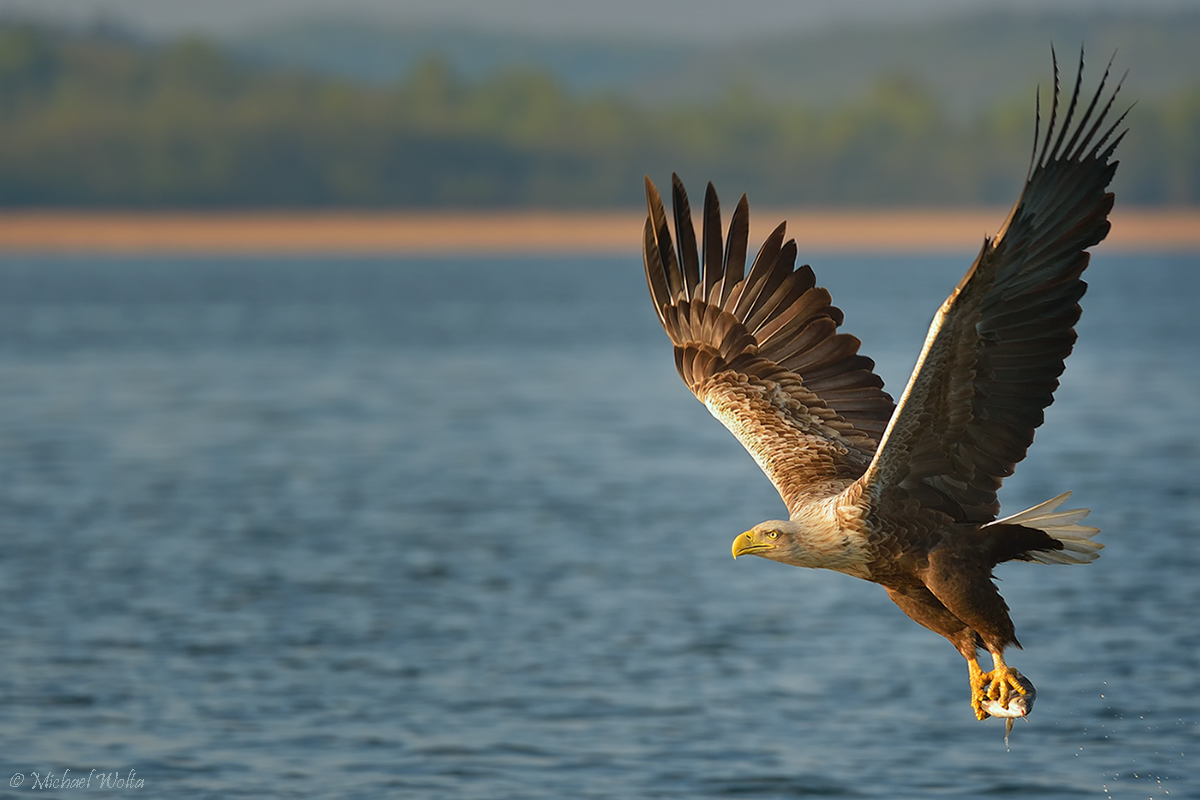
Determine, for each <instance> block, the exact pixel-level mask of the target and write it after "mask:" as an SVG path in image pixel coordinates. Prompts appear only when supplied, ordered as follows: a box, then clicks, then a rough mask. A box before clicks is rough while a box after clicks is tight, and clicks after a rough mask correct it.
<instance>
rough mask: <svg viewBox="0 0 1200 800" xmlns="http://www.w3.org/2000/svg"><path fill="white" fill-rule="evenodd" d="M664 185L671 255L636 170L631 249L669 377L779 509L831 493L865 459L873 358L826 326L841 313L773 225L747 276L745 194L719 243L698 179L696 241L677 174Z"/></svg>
mask: <svg viewBox="0 0 1200 800" xmlns="http://www.w3.org/2000/svg"><path fill="white" fill-rule="evenodd" d="M671 188H672V195H673V200H674V211H675V233H676V236H677V237H678V240H679V249H678V252H676V250H675V247H674V246H673V245H672V242H671V232H670V229H669V227H668V223H667V216H666V212H665V211H664V210H663V204H662V200H661V198H660V197H659V194H658V190H657V189H655V187H654V184H653V183H651V182H650V179H649V178H647V179H646V199H647V204H648V206H649V212H650V213H649V217H648V218H647V220H646V226H645V237H644V247H643V256H644V259H645V265H646V280H647V282H648V283H649V286H650V295H651V298H652V299H653V301H654V307H655V309H656V310H657V312H658V318H659V321H660V322H662V325H663V328H664V329H666V331H667V334H668V335H669V336H670V337H671V342H672V343H673V344H674V345H675V364H676V366H677V367H678V369H679V374H680V375H681V376H682V377H683V380H684V382H685V383H686V384H687V385H688V388H689V389H691V390H692V392H693V393H694V394H695V395H696V397H697V398H699V399H700V401H701V402H703V403H704V404H705V405H706V406H707V407H708V409H709V411H711V412H712V414H713V415H714V416H715V417H716V418H717V419H719V420H720V421H721V422H722V423H724V425H725V427H727V428H728V429H729V430H730V431H732V432H733V434H734V436H736V437H737V438H738V440H739V441H741V443H742V444H743V445H744V446H745V448H746V449H747V450H749V451H750V454H751V455H753V456H754V459H755V460H756V461H757V462H758V464H759V466H760V467H762V469H763V471H764V472H765V473H766V474H767V477H769V478H770V479H771V481H772V483H774V484H775V487H776V488H777V489H778V490H779V493H780V495H781V496H782V497H783V500H784V502H785V503H786V504H787V506H788V510H789V511H790V512H794V511H795V509H796V508H797V507H798V505H799V504H800V503H801V502H803V500H804V499H805V498H806V497H813V496H821V495H826V494H828V493H830V492H837V491H841V490H842V489H843V488H845V486H846V485H848V484H849V483H850V482H852V481H854V480H855V479H857V478H858V477H859V476H861V475H862V474H863V472H864V471H865V470H866V468H867V466H868V465H869V464H870V462H871V457H872V455H873V454H874V453H875V448H876V446H877V445H878V443H879V439H880V437H881V436H882V435H883V432H884V430H885V428H886V426H887V421H888V419H889V418H890V417H891V415H892V410H893V408H894V404H893V403H892V398H891V397H890V396H889V395H888V394H887V393H886V392H884V391H883V381H882V380H880V379H879V377H878V376H876V375H875V374H874V373H873V372H872V369H873V368H874V366H875V364H874V362H872V361H871V360H870V359H869V358H866V357H865V356H861V355H858V347H859V344H860V342H859V340H858V339H856V338H854V337H853V336H850V335H848V334H845V333H838V332H837V328H838V326H839V325H840V324H841V322H842V312H841V311H839V310H838V309H837V308H835V307H834V306H833V305H831V304H830V297H829V293H828V292H827V291H825V290H824V289H822V288H819V287H817V286H816V285H815V278H814V277H813V272H812V269H811V268H810V267H808V266H801V267H799V268H796V267H795V261H796V243H795V241H787V242H786V243H785V242H784V226H783V225H780V226H779V227H778V228H776V229H775V231H774V232H773V233H772V234H771V235H770V236H769V237H767V240H766V241H765V242H764V243H763V245H762V248H761V249H760V250H759V253H758V256H757V257H756V258H755V259H754V263H753V264H752V265H751V267H750V271H749V273H747V272H746V249H747V239H748V236H749V230H750V219H749V216H750V212H749V207H748V205H747V203H746V198H745V196H743V197H742V199H741V202H740V203H738V206H737V208H736V210H735V211H734V212H733V217H732V219H731V220H730V224H729V234H728V239H727V241H725V242H723V241H722V237H721V212H720V206H719V203H718V201H717V195H716V192H715V191H714V190H713V187H712V184H709V186H708V191H707V192H706V194H705V198H704V217H703V242H702V243H701V244H700V245H698V244H697V241H696V234H695V231H694V229H693V227H692V213H691V208H690V207H689V205H688V200H687V194H686V193H685V192H684V189H683V184H682V183H680V181H679V178H678V176H673V178H672V186H671Z"/></svg>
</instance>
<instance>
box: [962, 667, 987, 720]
mask: <svg viewBox="0 0 1200 800" xmlns="http://www.w3.org/2000/svg"><path fill="white" fill-rule="evenodd" d="M967 672H968V674H969V676H970V678H971V709H972V710H973V711H974V712H975V719H979V720H984V719H987V718H988V716H989V715H988V713H987V712H986V711H984V710H983V701H984V700H986V699H987V692H986V687H987V684H988V673H985V672H984V671H983V670H982V669H980V668H979V662H978V661H976V660H975V659H973V658H972V659H969V660H968V661H967Z"/></svg>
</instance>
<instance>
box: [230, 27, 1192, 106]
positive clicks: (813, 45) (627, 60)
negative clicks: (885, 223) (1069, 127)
mask: <svg viewBox="0 0 1200 800" xmlns="http://www.w3.org/2000/svg"><path fill="white" fill-rule="evenodd" d="M664 38H665V37H664ZM226 43H227V44H228V45H229V46H230V47H231V48H232V49H233V50H234V51H236V52H238V53H241V54H242V55H244V56H246V57H249V58H252V59H256V60H260V61H261V62H263V63H270V64H280V65H290V66H299V67H304V68H307V69H313V70H316V71H319V72H321V73H324V74H328V75H339V76H342V77H348V78H353V79H356V80H362V81H368V82H372V83H377V84H386V83H389V82H394V81H397V80H399V79H401V78H402V77H403V76H404V75H406V74H407V73H408V72H409V71H410V70H411V69H412V68H413V66H414V65H415V64H416V63H419V62H420V61H421V60H423V59H425V58H428V57H430V56H437V57H438V58H440V59H443V60H444V61H445V62H446V63H447V64H448V65H450V66H451V67H452V68H453V69H454V70H456V71H457V72H459V73H460V74H462V75H464V76H465V77H467V78H471V79H478V78H482V77H484V76H486V75H488V74H492V73H495V72H497V71H504V70H509V69H513V68H516V67H522V68H534V69H538V70H542V71H545V72H547V73H549V74H550V75H552V76H554V78H555V80H556V81H558V82H559V83H561V84H562V85H563V86H564V87H565V88H566V89H567V90H568V91H572V92H581V91H582V92H608V93H613V94H616V95H619V96H621V97H626V98H630V99H634V100H636V101H638V102H641V103H643V104H646V105H658V106H661V105H663V104H678V103H696V102H712V101H715V100H717V99H719V98H720V97H721V96H722V95H723V94H726V93H728V92H729V91H730V89H731V87H735V88H738V89H749V90H751V91H753V92H754V93H756V94H757V95H758V96H760V97H761V98H764V99H766V98H770V99H774V100H777V101H779V102H783V103H789V104H790V103H803V104H806V105H818V106H833V105H839V104H843V103H845V102H846V101H847V100H848V99H853V98H860V97H862V96H864V95H865V94H867V93H868V92H869V91H870V90H871V89H872V87H873V86H874V85H875V84H876V83H877V82H878V81H879V79H880V76H884V75H897V74H900V75H904V76H907V77H908V78H909V79H911V80H913V81H915V82H916V83H919V84H920V85H922V86H924V87H926V88H927V89H928V90H929V91H930V92H931V93H933V94H935V95H936V96H937V97H938V98H939V100H940V101H941V102H942V103H943V105H944V106H945V107H946V108H947V109H949V110H950V111H951V112H952V113H959V114H963V113H966V114H970V113H978V112H979V111H981V110H983V109H984V108H986V107H988V106H990V105H992V104H994V103H996V102H997V101H999V100H1007V99H1012V98H1013V97H1022V98H1026V97H1028V96H1029V89H1030V87H1032V86H1033V85H1035V84H1037V83H1042V84H1044V83H1046V81H1047V80H1048V75H1049V67H1048V57H1049V49H1050V44H1051V43H1054V44H1055V45H1056V46H1057V47H1058V49H1059V53H1060V55H1061V56H1063V59H1064V60H1065V61H1073V60H1074V57H1075V54H1076V53H1077V51H1078V48H1079V45H1080V44H1082V43H1086V47H1087V50H1088V52H1089V53H1090V54H1091V60H1092V61H1100V60H1107V58H1108V57H1109V56H1110V55H1112V54H1113V53H1114V52H1119V53H1120V58H1119V60H1120V62H1121V63H1122V64H1127V65H1130V66H1131V67H1132V68H1133V69H1132V74H1131V76H1130V79H1129V88H1130V90H1131V94H1136V95H1137V96H1139V97H1143V98H1162V97H1166V96H1168V95H1171V94H1174V93H1176V92H1178V91H1180V90H1181V89H1183V88H1186V87H1190V86H1194V85H1196V84H1197V83H1198V82H1200V46H1198V45H1197V43H1200V7H1195V8H1191V9H1188V8H1183V7H1181V8H1179V9H1178V10H1176V11H1174V12H1171V13H1167V12H1164V11H1162V10H1156V11H1146V12H1143V13H1137V12H1123V13H1117V12H1113V11H1108V12H1099V13H1097V12H1095V11H1080V12H1078V13H1068V12H1063V11H1059V12H1055V13H1041V14H1039V13H1034V12H1026V13H1016V12H1013V13H998V12H989V13H976V14H960V15H955V16H951V17H949V18H947V19H944V20H941V21H934V22H929V21H927V20H925V19H922V20H921V21H920V22H914V23H910V24H890V25H888V26H886V27H884V26H882V25H871V24H869V23H863V24H856V25H841V26H838V27H834V28H825V29H818V30H814V31H810V32H807V33H798V34H784V33H781V34H780V35H778V36H777V37H775V38H770V39H763V40H756V41H737V42H733V43H730V44H726V45H722V44H695V43H693V44H685V43H681V42H679V41H676V40H667V41H665V42H657V41H654V40H653V34H652V32H649V31H647V32H646V36H645V38H643V39H640V40H621V41H617V40H600V39H550V38H544V37H521V36H516V35H506V34H502V33H495V32H485V31H478V30H464V29H449V28H442V29H408V30H405V29H399V28H388V27H386V26H381V25H378V24H367V23H354V22H347V21H345V20H332V19H322V20H314V21H312V22H310V23H306V24H297V25H291V26H288V27H284V28H279V29H272V30H266V31H261V32H257V33H254V34H251V35H245V36H241V37H237V38H231V39H228V40H227V41H226Z"/></svg>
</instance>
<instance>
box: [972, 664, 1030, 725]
mask: <svg viewBox="0 0 1200 800" xmlns="http://www.w3.org/2000/svg"><path fill="white" fill-rule="evenodd" d="M992 664H993V666H992V671H991V672H988V673H985V674H984V675H983V679H984V680H985V681H986V682H987V696H988V699H989V700H996V701H998V702H999V703H1000V705H1002V706H1004V707H1005V708H1007V707H1008V698H1009V696H1010V695H1011V694H1012V690H1014V689H1015V690H1016V691H1017V694H1025V687H1024V686H1022V685H1021V682H1020V681H1019V680H1017V675H1016V670H1014V669H1013V668H1012V667H1010V666H1008V664H1005V663H1004V655H1003V654H1002V653H1000V652H999V651H996V650H993V651H992ZM972 702H974V700H972ZM976 713H977V714H978V712H976ZM980 719H983V718H982V717H980Z"/></svg>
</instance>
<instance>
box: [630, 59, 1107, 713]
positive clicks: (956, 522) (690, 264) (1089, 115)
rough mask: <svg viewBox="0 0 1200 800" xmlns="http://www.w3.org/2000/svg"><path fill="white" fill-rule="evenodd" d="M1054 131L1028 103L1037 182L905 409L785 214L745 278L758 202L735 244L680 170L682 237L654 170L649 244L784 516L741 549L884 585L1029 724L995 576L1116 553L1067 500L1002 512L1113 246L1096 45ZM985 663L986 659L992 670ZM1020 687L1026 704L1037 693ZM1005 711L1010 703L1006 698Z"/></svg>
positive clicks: (669, 307) (745, 215)
mask: <svg viewBox="0 0 1200 800" xmlns="http://www.w3.org/2000/svg"><path fill="white" fill-rule="evenodd" d="M1051 57H1052V61H1053V67H1054V92H1053V101H1052V104H1051V110H1050V119H1049V123H1048V124H1047V126H1046V130H1045V133H1044V135H1042V134H1041V133H1040V131H1039V128H1040V125H1041V102H1040V92H1039V93H1038V96H1037V99H1036V102H1035V115H1034V116H1035V122H1034V135H1033V139H1034V144H1033V154H1032V157H1031V159H1030V166H1029V170H1028V172H1027V174H1026V178H1025V185H1024V189H1023V191H1022V192H1021V195H1020V198H1019V199H1018V200H1017V202H1016V204H1015V205H1014V206H1013V208H1012V210H1011V212H1010V213H1009V215H1008V217H1007V219H1006V220H1005V221H1004V223H1003V225H1002V226H1001V227H1000V230H999V232H998V233H996V235H995V236H992V237H986V238H985V239H984V241H983V246H982V248H981V249H980V251H979V254H978V256H976V258H975V260H974V263H972V264H971V266H970V268H969V269H968V270H967V272H966V275H965V276H964V277H963V278H962V280H961V281H960V282H959V283H958V285H957V286H956V287H955V288H954V290H953V291H952V292H951V293H950V296H949V297H948V298H947V299H946V301H945V302H944V303H943V304H942V305H941V308H939V309H938V311H937V313H936V315H935V316H934V319H933V323H932V324H931V326H930V328H929V333H928V336H927V337H926V339H925V344H924V348H923V349H922V350H921V354H920V357H919V359H918V360H917V364H916V367H915V368H914V370H913V372H912V376H911V377H910V378H909V381H908V385H907V386H906V387H905V389H904V393H903V394H902V395H901V397H900V401H899V402H898V403H896V402H894V401H893V398H892V397H891V396H890V395H889V394H888V393H887V392H885V391H884V388H883V381H882V380H881V379H880V378H879V377H878V376H877V375H876V374H875V373H874V371H873V369H874V366H875V364H874V362H873V361H872V360H871V359H869V358H867V357H866V356H864V355H861V354H860V353H859V352H858V351H859V347H860V345H861V342H860V341H859V340H858V339H857V338H855V337H854V336H851V335H850V334H847V333H841V332H839V331H838V328H839V326H840V325H841V324H842V321H843V315H842V312H841V311H840V310H839V309H838V308H837V307H835V306H834V305H832V302H831V298H830V295H829V292H828V291H826V290H825V289H823V288H821V287H819V286H817V285H816V280H815V277H814V275H813V271H812V269H811V267H809V266H808V265H803V266H800V267H796V266H795V262H796V250H797V248H796V243H795V240H791V239H789V240H787V241H785V230H786V227H785V225H786V223H785V224H780V225H779V227H777V228H775V230H774V231H773V232H772V233H771V234H770V235H769V236H768V237H767V238H766V240H765V241H764V242H763V244H762V247H761V248H760V249H759V251H758V255H757V256H756V257H755V258H754V261H753V263H752V264H751V266H750V268H749V270H748V271H747V270H746V255H747V240H748V235H749V218H750V217H749V205H748V203H747V200H746V196H745V195H743V196H742V198H741V201H740V202H739V203H738V205H737V207H736V208H735V209H734V211H733V214H732V217H731V218H730V221H729V228H728V232H727V233H726V234H725V236H724V237H722V231H721V212H720V204H719V202H718V200H717V194H716V192H715V190H714V189H713V186H712V184H711V183H710V184H709V185H708V189H707V191H706V193H705V197H704V208H703V214H702V228H701V236H700V239H699V240H697V238H696V233H695V229H694V227H693V221H692V212H691V209H690V207H689V205H688V197H687V193H686V192H685V191H684V187H683V184H682V183H681V182H680V180H679V177H678V176H677V175H674V176H672V182H671V196H672V200H673V207H674V229H675V230H674V240H673V239H672V234H671V230H670V227H669V224H668V219H667V215H666V212H665V211H664V208H663V202H662V199H661V197H660V195H659V193H658V190H657V189H656V188H655V186H654V184H653V183H652V182H651V180H650V178H649V177H647V178H646V197H647V205H648V209H649V214H648V217H647V219H646V223H645V229H644V241H643V255H644V260H645V268H646V280H647V283H648V285H649V290H650V296H651V298H652V300H653V302H654V308H655V310H656V312H657V314H658V319H659V322H661V323H662V326H663V328H664V329H665V330H666V332H667V335H668V336H669V337H670V339H671V343H672V344H673V345H674V351H675V365H676V367H677V369H678V371H679V374H680V376H681V377H682V378H683V380H684V382H685V383H686V384H687V386H688V388H689V389H691V391H692V393H693V394H695V396H696V397H697V398H698V399H699V400H700V401H701V402H702V403H704V405H705V406H707V407H708V410H709V411H710V412H711V413H712V415H713V416H715V417H716V418H717V419H718V420H720V421H721V422H722V423H723V424H724V425H725V427H726V428H728V429H729V430H730V431H731V432H732V433H733V435H734V436H735V437H737V439H738V440H739V441H740V442H741V443H742V445H743V446H745V448H746V449H747V450H748V451H749V452H750V454H751V455H752V456H753V457H754V459H755V461H756V462H757V463H758V465H759V466H760V467H761V468H762V470H763V472H765V473H766V475H767V477H769V478H770V479H771V482H772V483H773V484H774V485H775V488H776V489H777V490H778V491H779V494H780V496H781V497H782V498H783V501H784V503H785V504H786V506H787V511H788V518H787V519H785V520H768V521H766V522H761V523H759V524H757V525H755V526H754V527H753V528H751V529H750V530H748V531H746V532H745V533H742V534H740V535H739V536H737V538H736V539H734V541H733V556H734V558H737V557H738V556H742V555H755V556H761V557H762V558H768V559H771V560H772V561H779V562H782V563H784V564H791V565H793V566H797V567H809V568H818V569H829V570H835V571H837V572H842V573H845V574H847V575H851V576H853V577H856V578H862V579H864V580H867V581H871V582H874V583H878V584H880V585H882V586H883V588H884V589H885V590H886V591H887V593H888V596H889V597H890V598H891V599H892V600H893V601H894V602H895V603H896V605H897V606H899V607H900V609H901V610H902V611H903V612H904V613H905V614H906V615H908V616H909V617H911V618H912V619H913V620H914V621H916V622H917V623H919V624H921V625H923V626H924V627H926V628H928V629H930V630H932V631H934V632H935V633H938V634H941V635H942V636H944V637H945V638H946V639H948V640H949V641H950V642H951V644H953V645H954V647H955V648H956V649H957V650H958V652H959V653H960V654H961V655H962V656H963V658H965V659H966V661H967V671H968V676H969V680H970V687H971V707H972V709H973V710H974V712H975V715H976V717H977V718H978V719H980V720H983V719H986V718H987V717H988V716H989V715H990V716H1003V717H1009V718H1010V719H1009V725H1011V718H1012V717H1014V716H1023V715H1024V714H1025V713H1027V711H1028V709H1029V708H1030V707H1031V704H1032V699H1033V685H1032V683H1031V682H1029V681H1028V680H1027V679H1026V678H1025V677H1024V676H1023V675H1021V674H1020V673H1019V672H1018V671H1017V670H1016V669H1014V668H1013V667H1011V666H1009V665H1008V664H1007V663H1006V662H1005V660H1004V652H1005V649H1006V648H1007V647H1009V646H1010V645H1013V646H1016V647H1020V644H1019V643H1018V642H1017V637H1016V634H1015V631H1014V627H1013V622H1012V619H1011V618H1010V616H1009V612H1008V606H1007V604H1006V603H1005V602H1004V599H1003V598H1002V597H1001V596H1000V593H999V591H998V590H997V588H996V585H995V582H994V576H993V569H994V568H995V566H996V565H997V564H1000V563H1002V562H1006V561H1014V560H1015V561H1032V562H1039V563H1043V564H1083V563H1087V562H1090V561H1092V560H1094V559H1095V558H1096V557H1097V556H1098V554H1099V551H1100V549H1101V548H1102V547H1103V545H1102V544H1100V543H1099V542H1097V541H1095V539H1094V538H1093V537H1094V536H1095V534H1097V533H1098V532H1099V530H1098V529H1097V528H1093V527H1089V526H1085V525H1081V524H1080V522H1081V521H1082V520H1083V519H1084V517H1086V516H1087V514H1088V509H1082V508H1080V509H1072V510H1059V509H1060V507H1061V506H1062V504H1063V503H1064V502H1065V501H1066V500H1067V498H1068V497H1069V496H1070V492H1066V493H1064V494H1060V495H1058V496H1057V497H1054V498H1053V499H1051V500H1047V501H1046V502H1044V503H1041V504H1040V505H1037V506H1034V507H1033V508H1029V509H1027V510H1025V511H1021V512H1020V513H1017V514H1012V515H1010V516H1006V517H1002V518H1001V517H999V512H1000V503H999V500H998V499H997V490H998V489H999V488H1000V484H1001V482H1002V481H1003V480H1004V478H1005V477H1007V476H1009V475H1011V474H1012V473H1013V469H1014V467H1015V465H1016V464H1017V463H1018V462H1020V461H1021V460H1022V459H1023V458H1024V457H1025V454H1026V452H1027V450H1028V449H1029V446H1030V444H1031V443H1032V442H1033V435H1034V430H1035V429H1036V428H1037V427H1038V426H1040V425H1041V424H1042V422H1043V418H1044V410H1045V408H1046V407H1047V406H1049V405H1050V403H1051V402H1052V401H1053V397H1054V390H1055V389H1056V388H1057V387H1058V378H1059V376H1060V375H1061V374H1062V372H1063V368H1064V360H1065V359H1066V357H1067V356H1068V355H1069V354H1070V352H1071V350H1072V348H1073V346H1074V343H1075V338H1076V334H1075V330H1074V326H1075V323H1076V322H1077V321H1078V320H1079V316H1080V313H1081V309H1080V305H1079V300H1080V298H1081V297H1082V296H1083V294H1084V291H1085V289H1086V287H1087V284H1085V283H1084V282H1083V281H1082V280H1081V279H1080V276H1081V275H1082V274H1083V271H1084V269H1085V268H1086V267H1087V265H1088V261H1089V258H1090V256H1089V253H1088V248H1089V247H1092V246H1094V245H1096V244H1098V243H1099V242H1100V241H1101V240H1103V239H1104V237H1105V235H1106V234H1107V233H1108V231H1109V228H1110V223H1109V220H1108V215H1109V213H1110V211H1111V210H1112V207H1113V194H1112V193H1111V192H1109V191H1108V186H1109V183H1110V181H1111V180H1112V177H1113V174H1114V173H1115V171H1116V167H1117V163H1118V162H1117V161H1115V160H1113V153H1114V151H1115V150H1116V147H1117V145H1118V144H1119V143H1120V141H1121V139H1122V138H1123V137H1124V135H1125V131H1124V130H1122V131H1121V132H1120V133H1118V132H1117V129H1118V128H1119V127H1120V126H1121V124H1122V122H1123V120H1124V118H1125V115H1126V114H1127V113H1128V110H1126V111H1125V113H1122V114H1121V115H1120V116H1119V117H1118V118H1117V119H1116V120H1115V121H1111V122H1110V121H1109V119H1108V118H1109V117H1110V114H1111V113H1114V112H1112V107H1113V103H1114V101H1115V99H1116V96H1117V94H1118V92H1119V91H1120V88H1121V82H1122V81H1123V79H1122V81H1118V82H1117V83H1116V86H1115V88H1113V89H1112V91H1111V92H1110V93H1109V96H1108V98H1107V100H1105V99H1104V97H1103V95H1104V94H1105V93H1106V89H1105V85H1106V83H1107V82H1108V80H1109V73H1110V71H1111V68H1112V60H1111V59H1110V61H1109V63H1108V67H1107V68H1106V69H1105V72H1104V75H1103V77H1102V78H1101V80H1100V83H1099V86H1098V87H1097V89H1096V91H1095V93H1094V94H1093V95H1092V97H1091V100H1090V102H1086V107H1085V102H1083V101H1081V99H1080V86H1081V83H1082V80H1083V71H1084V69H1083V55H1082V52H1081V54H1080V62H1079V69H1078V72H1077V75H1076V79H1075V87H1074V90H1073V91H1072V93H1071V96H1070V101H1069V103H1067V104H1066V110H1065V113H1064V114H1063V115H1062V120H1061V123H1060V122H1059V114H1060V102H1059V101H1060V97H1059V95H1060V92H1059V74H1058V60H1057V57H1055V56H1054V54H1053V50H1052V51H1051ZM980 649H986V650H987V651H988V653H990V654H991V658H992V669H991V670H989V671H984V670H983V668H982V667H981V666H980V664H979V661H978V655H979V650H980ZM1026 699H1027V700H1028V702H1025V701H1026ZM1010 701H1012V703H1011V704H1010Z"/></svg>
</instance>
